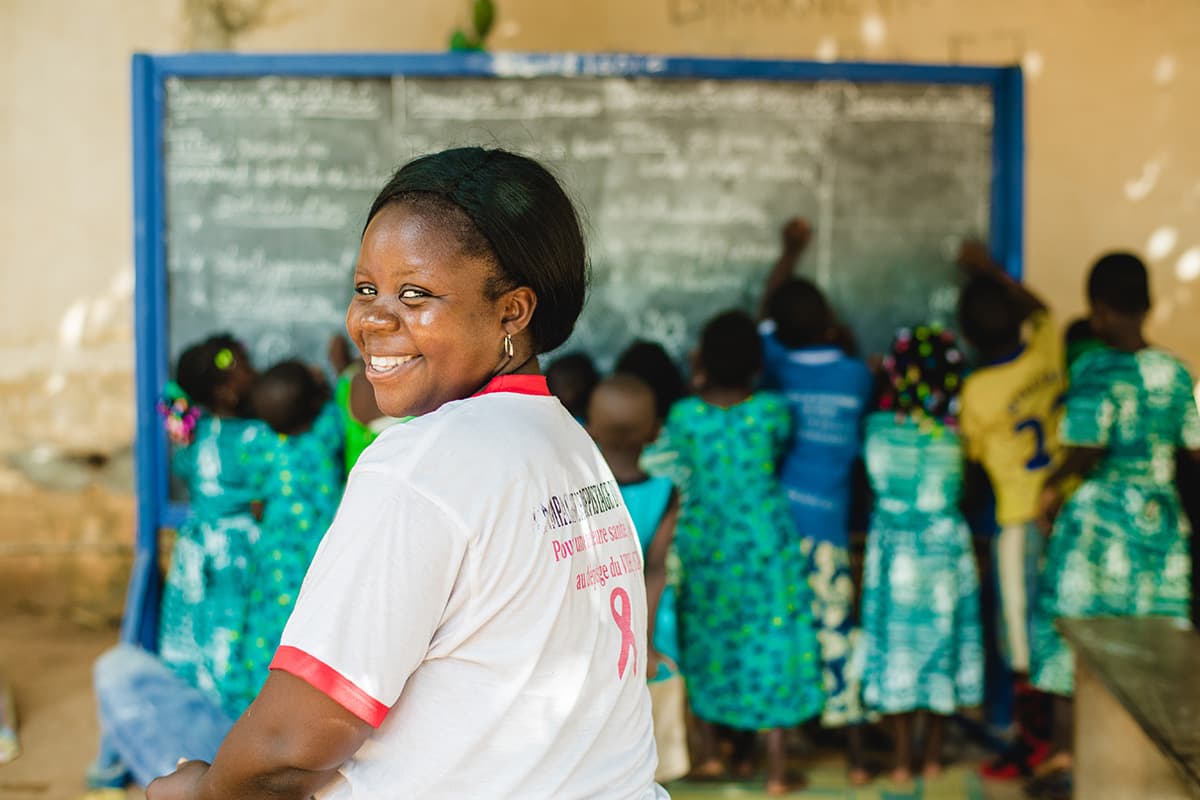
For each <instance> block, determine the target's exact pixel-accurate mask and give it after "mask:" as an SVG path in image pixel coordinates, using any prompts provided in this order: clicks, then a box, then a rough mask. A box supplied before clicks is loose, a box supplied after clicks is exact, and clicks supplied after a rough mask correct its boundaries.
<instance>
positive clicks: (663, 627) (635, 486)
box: [587, 374, 689, 783]
mask: <svg viewBox="0 0 1200 800" xmlns="http://www.w3.org/2000/svg"><path fill="white" fill-rule="evenodd" d="M587 420H588V423H587V430H588V433H589V434H590V435H591V437H592V440H593V441H595V442H596V446H597V447H599V448H600V452H601V454H603V456H604V460H605V461H607V462H608V466H609V468H610V469H611V470H612V472H613V477H614V478H616V480H617V485H618V486H619V487H620V489H621V499H622V500H623V501H624V502H625V507H626V508H627V509H628V510H629V515H630V517H632V518H633V524H634V527H635V528H636V530H637V536H638V541H639V542H640V543H641V545H642V556H643V558H644V559H645V564H646V567H645V572H646V606H647V609H648V617H647V619H648V620H649V623H648V625H647V635H646V640H647V641H648V642H650V643H651V644H650V646H651V648H652V649H651V652H650V656H649V658H648V660H647V666H646V677H647V679H648V680H649V681H650V701H651V705H652V708H653V712H654V741H655V744H656V745H657V747H658V769H657V770H656V772H655V773H654V779H655V780H656V781H659V782H660V783H662V782H666V781H673V780H678V779H679V778H682V777H683V776H684V775H686V774H687V771H688V767H689V759H688V749H687V726H686V721H685V719H684V710H685V707H684V704H685V699H684V692H683V681H682V677H681V676H680V675H679V668H678V666H677V665H678V662H679V634H678V630H677V625H676V621H675V589H674V588H673V587H672V586H669V585H668V584H667V556H668V553H669V552H670V550H671V545H672V543H673V541H674V538H675V523H676V520H677V519H678V516H679V496H678V492H677V491H676V490H675V486H674V484H673V483H672V482H671V479H670V478H667V477H651V476H650V475H648V474H646V472H645V471H643V470H642V468H641V467H640V466H639V465H638V461H639V459H640V458H641V455H642V451H643V450H644V449H645V448H646V446H647V445H649V444H650V443H651V442H653V441H654V439H655V437H656V436H657V435H658V431H659V428H660V427H661V421H660V419H659V417H658V413H657V411H656V409H655V403H654V392H653V391H652V390H651V389H650V387H649V386H647V385H646V384H645V383H644V382H643V381H642V380H641V379H640V378H637V377H635V376H633V375H622V374H617V375H614V376H613V377H611V378H607V379H605V380H603V381H601V382H600V383H599V384H598V385H597V386H596V388H595V389H594V390H593V391H592V394H591V398H590V400H589V402H588V408H587Z"/></svg>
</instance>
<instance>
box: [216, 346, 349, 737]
mask: <svg viewBox="0 0 1200 800" xmlns="http://www.w3.org/2000/svg"><path fill="white" fill-rule="evenodd" d="M252 399H253V403H254V410H255V412H256V413H257V414H258V416H259V417H260V418H262V420H263V421H264V422H266V423H267V424H268V425H269V426H270V427H271V432H270V433H267V434H266V435H264V436H260V437H259V438H258V439H257V440H256V441H255V443H254V444H253V446H252V447H250V448H247V450H246V451H245V453H244V454H243V458H244V460H245V462H246V463H247V465H248V467H249V469H251V470H252V471H253V472H254V473H255V474H256V476H257V485H258V486H259V488H260V492H261V497H262V499H263V501H264V508H263V518H262V525H261V533H260V534H259V537H258V540H257V541H256V542H255V544H254V546H253V549H252V552H251V560H250V575H249V587H250V590H249V605H248V607H247V613H246V624H245V628H244V630H243V632H242V636H241V637H240V639H239V642H238V659H239V661H238V670H237V675H236V678H237V691H236V692H231V693H230V694H231V696H230V698H229V699H228V702H227V703H226V710H227V711H228V712H229V713H230V715H231V716H234V717H235V718H236V717H237V715H239V714H240V713H241V712H242V711H243V710H245V707H246V706H247V705H249V703H250V701H251V700H253V699H254V697H255V696H256V695H257V694H258V691H259V689H261V688H262V684H263V681H265V680H266V679H267V668H268V665H269V664H270V663H271V658H272V657H273V656H274V655H275V649H276V648H277V647H278V646H279V638H280V636H282V634H283V627H284V625H286V624H287V620H288V617H289V616H290V615H291V612H292V606H293V605H295V602H296V595H297V594H298V593H299V592H300V584H301V582H303V580H304V574H305V573H306V572H307V571H308V564H309V562H310V561H311V560H312V557H313V554H314V553H315V552H316V549H317V545H318V544H320V542H321V537H323V536H324V535H325V530H326V529H327V528H328V527H329V524H330V522H332V521H333V515H334V512H335V511H336V510H337V506H338V502H339V501H340V500H341V498H342V483H343V480H344V467H343V463H342V447H343V444H344V434H343V430H342V421H341V411H340V409H339V408H338V407H337V405H336V404H334V403H333V402H331V401H330V397H329V387H328V385H327V384H326V383H325V378H324V376H322V375H321V374H320V373H319V372H318V371H317V370H316V369H315V368H313V367H309V366H308V365H306V364H302V363H300V362H299V361H285V362H283V363H281V364H277V365H275V366H274V367H272V368H271V369H269V370H267V371H266V372H264V373H263V375H262V377H261V378H259V380H258V382H257V383H256V384H255V386H254V392H253V395H252Z"/></svg>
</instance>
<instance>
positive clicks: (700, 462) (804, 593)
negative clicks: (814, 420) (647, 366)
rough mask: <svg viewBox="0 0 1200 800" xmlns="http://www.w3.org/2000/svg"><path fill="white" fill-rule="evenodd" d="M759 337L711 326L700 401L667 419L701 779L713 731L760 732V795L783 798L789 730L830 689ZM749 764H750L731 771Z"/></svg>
mask: <svg viewBox="0 0 1200 800" xmlns="http://www.w3.org/2000/svg"><path fill="white" fill-rule="evenodd" d="M761 368H762V343H761V342H760V340H759V334H758V330H757V327H756V325H755V323H754V321H753V320H752V319H751V318H750V317H749V316H748V315H746V314H744V313H742V312H740V311H731V312H727V313H724V314H721V315H719V316H717V317H716V318H714V319H713V320H711V321H710V322H709V323H708V324H707V325H705V327H704V330H703V332H702V334H701V338H700V348H699V350H698V352H697V354H696V356H695V366H694V369H693V375H694V380H695V385H696V387H697V394H696V395H695V396H693V397H688V398H684V399H683V400H680V401H679V402H678V403H676V404H675V406H674V407H673V408H672V409H671V413H670V415H669V416H668V418H667V424H666V433H665V437H664V440H665V441H666V442H668V443H669V445H670V447H671V449H672V450H673V451H674V454H675V460H676V461H677V462H678V465H679V467H680V474H682V475H686V476H687V477H686V485H685V486H684V487H683V491H682V497H683V500H682V505H681V509H680V516H679V524H678V527H677V531H676V535H675V549H676V552H677V554H678V556H679V560H680V565H681V569H682V572H683V579H682V581H681V584H680V589H679V596H678V605H677V614H678V619H679V633H680V645H681V650H680V667H681V668H682V670H683V673H684V676H685V678H686V680H687V685H688V694H689V698H690V702H691V705H692V710H693V711H694V712H695V715H696V716H697V717H698V718H699V719H700V720H702V721H703V722H704V723H705V726H704V729H705V734H706V735H705V739H706V742H705V748H704V749H705V752H704V753H703V755H702V757H701V758H700V759H699V760H700V762H701V763H700V766H699V769H698V771H699V772H701V773H703V774H719V773H720V772H722V771H723V768H724V765H723V764H722V763H721V761H720V758H719V756H718V754H717V753H716V752H715V749H714V747H713V733H714V732H713V729H712V726H714V725H723V726H727V727H729V728H733V729H736V730H741V731H763V730H765V731H767V756H768V758H767V763H768V778H767V793H768V794H770V795H772V796H775V795H781V794H786V793H787V792H788V791H789V790H790V789H791V788H792V785H791V783H790V782H789V778H788V775H787V773H786V749H785V739H784V733H785V730H786V729H787V728H790V727H793V726H795V725H798V724H800V723H802V722H804V721H805V720H808V719H811V718H813V717H815V716H816V715H818V714H819V713H820V712H821V708H822V706H823V704H824V699H825V693H824V690H823V683H822V677H821V666H820V654H819V651H818V645H817V638H816V631H815V629H814V625H813V619H812V596H811V591H810V589H809V587H808V584H807V582H806V581H805V579H804V578H805V573H804V563H803V561H802V558H801V551H800V542H799V538H798V536H797V534H796V531H795V527H794V525H793V522H792V518H791V515H790V513H789V511H788V507H787V500H786V498H785V497H784V494H783V491H782V489H781V488H780V485H779V479H778V476H777V474H776V464H777V463H778V462H779V459H780V458H781V456H782V455H783V453H784V451H785V449H786V448H787V446H788V443H789V441H790V437H791V415H790V414H789V412H788V408H787V402H786V401H785V400H784V398H783V397H782V396H780V395H777V394H774V393H772V392H759V391H755V388H754V387H755V384H756V382H757V380H758V374H759V371H760V370H761ZM739 766H745V765H739Z"/></svg>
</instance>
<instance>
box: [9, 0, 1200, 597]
mask: <svg viewBox="0 0 1200 800" xmlns="http://www.w3.org/2000/svg"><path fill="white" fill-rule="evenodd" d="M497 4H498V6H499V22H498V28H497V30H496V32H495V34H494V35H493V38H492V40H491V42H490V45H491V47H492V49H497V50H501V49H503V50H524V51H552V50H574V51H629V52H644V53H666V54H699V55H725V56H735V55H736V56H770V57H784V58H803V59H824V60H829V59H864V60H877V59H883V60H905V61H908V60H911V61H923V62H933V63H955V62H975V63H1015V62H1020V63H1022V64H1024V66H1025V68H1026V75H1027V82H1028V83H1027V85H1028V128H1027V141H1028V162H1027V168H1028V171H1027V179H1028V183H1027V187H1028V197H1027V206H1026V208H1027V219H1026V222H1027V250H1026V257H1027V262H1026V263H1027V278H1028V280H1029V281H1030V283H1031V284H1032V285H1033V286H1034V288H1036V289H1037V290H1039V291H1040V292H1042V293H1043V294H1044V295H1045V296H1046V297H1047V298H1048V299H1049V301H1050V302H1051V304H1052V305H1053V306H1054V307H1055V309H1056V310H1058V311H1059V313H1060V314H1061V315H1062V316H1063V317H1064V319H1065V318H1066V317H1067V316H1070V315H1073V314H1075V313H1077V312H1078V311H1079V310H1080V309H1081V307H1082V289H1081V287H1082V278H1083V275H1084V274H1085V271H1086V269H1087V266H1088V264H1089V263H1090V261H1091V260H1092V259H1094V258H1095V256H1096V255H1098V254H1099V253H1100V252H1101V251H1103V250H1105V249H1110V248H1114V247H1125V248H1134V249H1136V250H1139V251H1141V252H1143V253H1144V254H1146V255H1147V256H1148V257H1149V260H1150V262H1151V264H1152V266H1153V270H1154V273H1153V280H1154V285H1153V288H1154V291H1155V294H1156V296H1157V299H1158V305H1157V308H1156V311H1155V314H1154V319H1153V322H1152V325H1151V331H1150V332H1151V335H1152V337H1153V339H1154V340H1155V341H1157V342H1159V343H1161V344H1163V345H1165V346H1167V347H1170V348H1173V349H1174V350H1176V351H1177V352H1179V353H1180V354H1182V355H1183V356H1184V357H1185V358H1187V359H1188V360H1189V361H1191V362H1192V363H1193V364H1200V313H1197V312H1198V310H1200V296H1197V292H1198V291H1200V147H1197V146H1196V143H1197V142H1200V104H1198V103H1197V102H1196V100H1197V98H1200V48H1198V47H1197V46H1196V42H1198V41H1200V3H1198V2H1196V0H606V1H605V2H601V3H584V2H579V1H578V0H574V1H572V0H567V2H563V1H562V0H497ZM467 7H468V3H467V2H466V0H461V2H460V1H459V0H409V2H397V1H396V0H265V1H264V0H88V1H87V2H85V1H84V0H0V175H3V177H4V180H3V182H0V226H3V227H2V228H0V231H2V234H0V268H2V271H0V292H2V294H3V297H4V314H2V315H0V609H3V608H6V607H11V606H12V605H14V604H16V603H22V604H24V605H26V606H29V607H34V608H39V609H43V610H50V611H56V612H62V613H66V612H71V613H76V614H79V613H86V614H87V615H89V616H90V617H93V618H103V617H105V616H112V615H114V614H116V613H117V612H118V610H119V607H120V600H121V589H122V580H123V579H122V574H123V572H122V571H123V570H124V569H125V567H126V564H127V558H128V547H129V543H130V541H131V537H132V500H131V497H130V489H129V484H130V481H129V458H128V447H129V444H130V441H131V439H132V423H133V406H132V401H131V397H132V364H133V344H132V315H133V309H132V304H131V295H132V283H133V280H132V255H131V239H132V234H131V212H130V207H131V196H130V144H129V78H128V72H129V55H130V54H131V53H133V52H134V51H139V50H142V51H155V52H171V51H179V50H190V49H215V48H233V49H238V50H248V51H311V50H439V49H442V48H443V47H444V46H445V43H446V42H447V40H448V37H449V33H450V31H451V30H452V28H453V27H454V26H455V25H456V24H460V23H462V22H464V21H465V19H466V15H467ZM234 29H236V30H234ZM9 576H14V577H18V578H19V580H10V577H9Z"/></svg>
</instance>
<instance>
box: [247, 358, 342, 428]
mask: <svg viewBox="0 0 1200 800" xmlns="http://www.w3.org/2000/svg"><path fill="white" fill-rule="evenodd" d="M251 399H252V401H253V403H254V413H255V415H256V416H257V417H258V418H259V419H261V420H262V421H263V422H265V423H267V424H268V425H270V426H271V430H273V431H275V432H276V433H285V434H289V435H294V434H298V433H303V432H304V431H306V430H308V428H309V427H310V426H311V425H312V423H313V421H314V420H315V419H316V418H317V415H318V414H320V413H321V408H322V407H323V406H324V405H325V402H326V401H327V400H328V399H329V389H328V387H327V386H326V385H325V383H324V382H323V381H321V380H319V379H318V378H317V376H316V375H315V374H314V373H313V370H312V368H310V367H309V366H308V365H307V364H304V363H303V362H301V361H282V362H280V363H278V364H276V365H275V366H273V367H271V368H270V369H269V370H267V371H266V372H264V373H263V374H262V375H260V376H259V378H258V380H257V381H256V382H255V384H254V389H253V391H252V392H251Z"/></svg>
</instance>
